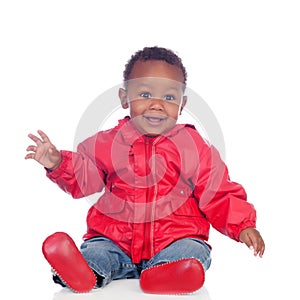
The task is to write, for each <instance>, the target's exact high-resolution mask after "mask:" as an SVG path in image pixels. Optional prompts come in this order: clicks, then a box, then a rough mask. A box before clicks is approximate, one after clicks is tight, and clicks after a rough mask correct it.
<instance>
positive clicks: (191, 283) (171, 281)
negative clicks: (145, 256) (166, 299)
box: [140, 258, 205, 295]
mask: <svg viewBox="0 0 300 300" xmlns="http://www.w3.org/2000/svg"><path fill="white" fill-rule="evenodd" d="M204 280H205V272H204V269H203V266H202V264H201V263H200V262H199V261H198V260H197V259H195V258H184V259H180V260H177V261H172V262H168V263H164V264H161V265H156V266H153V267H150V268H148V269H146V270H144V271H143V272H142V273H141V277H140V287H141V289H142V290H143V291H144V292H145V293H149V294H167V295H174V294H176V295H183V294H191V293H194V292H196V291H197V290H199V289H200V288H201V287H202V286H203V284H204Z"/></svg>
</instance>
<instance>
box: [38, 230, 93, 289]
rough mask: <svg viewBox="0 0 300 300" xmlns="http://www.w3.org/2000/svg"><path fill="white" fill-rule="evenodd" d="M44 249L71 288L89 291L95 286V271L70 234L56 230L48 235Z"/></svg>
mask: <svg viewBox="0 0 300 300" xmlns="http://www.w3.org/2000/svg"><path fill="white" fill-rule="evenodd" d="M42 250H43V254H44V256H45V258H46V259H47V261H48V262H49V264H50V265H51V267H52V268H53V269H54V271H55V273H56V274H57V275H58V276H59V277H60V279H61V280H62V281H63V283H65V284H66V285H67V286H68V287H69V288H70V289H71V290H73V291H74V292H77V293H87V292H89V291H90V290H92V289H93V288H94V287H95V285H96V282H97V280H96V276H95V274H94V272H93V271H92V269H91V268H90V267H89V265H88V264H87V262H86V261H85V259H84V258H83V256H82V254H81V253H80V251H79V250H78V248H77V247H76V245H75V243H74V241H73V240H72V238H71V237H70V236H69V235H68V234H66V233H64V232H56V233H54V234H52V235H50V236H48V237H47V238H46V240H45V241H44V243H43V247H42Z"/></svg>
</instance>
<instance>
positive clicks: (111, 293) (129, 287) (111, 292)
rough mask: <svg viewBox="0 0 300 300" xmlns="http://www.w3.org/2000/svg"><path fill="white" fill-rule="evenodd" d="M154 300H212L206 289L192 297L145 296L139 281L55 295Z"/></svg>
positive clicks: (78, 299) (66, 299) (64, 299)
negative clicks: (78, 292) (83, 291)
mask: <svg viewBox="0 0 300 300" xmlns="http://www.w3.org/2000/svg"><path fill="white" fill-rule="evenodd" d="M120 298H124V299H139V300H144V299H148V300H150V299H152V300H163V299H166V300H177V299H178V300H179V299H186V300H187V299H198V300H210V298H209V295H208V291H207V290H206V288H205V287H203V288H202V289H201V290H199V291H197V292H196V293H194V294H191V295H182V296H179V295H174V296H172V295H150V294H145V293H143V292H142V291H141V289H140V287H139V281H138V280H137V279H130V280H119V281H114V282H112V283H111V284H109V285H108V286H106V287H105V288H103V289H97V290H93V291H92V292H90V293H88V294H74V293H72V292H70V291H69V290H67V289H61V290H60V291H58V292H57V293H55V294H54V296H53V300H85V299H88V300H96V299H120Z"/></svg>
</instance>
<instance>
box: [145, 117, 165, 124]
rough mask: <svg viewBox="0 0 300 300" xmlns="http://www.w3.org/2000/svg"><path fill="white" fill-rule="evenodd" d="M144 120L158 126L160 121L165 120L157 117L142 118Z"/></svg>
mask: <svg viewBox="0 0 300 300" xmlns="http://www.w3.org/2000/svg"><path fill="white" fill-rule="evenodd" d="M144 118H145V119H146V120H147V121H148V122H149V123H151V124H160V123H161V122H162V121H164V120H165V119H166V117H158V116H144Z"/></svg>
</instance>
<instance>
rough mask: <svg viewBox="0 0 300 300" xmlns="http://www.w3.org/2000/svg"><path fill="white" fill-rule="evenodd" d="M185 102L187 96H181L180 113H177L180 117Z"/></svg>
mask: <svg viewBox="0 0 300 300" xmlns="http://www.w3.org/2000/svg"><path fill="white" fill-rule="evenodd" d="M186 102H187V96H183V98H182V103H181V107H180V112H179V114H180V115H181V113H182V110H183V108H184V107H185V105H186Z"/></svg>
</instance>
